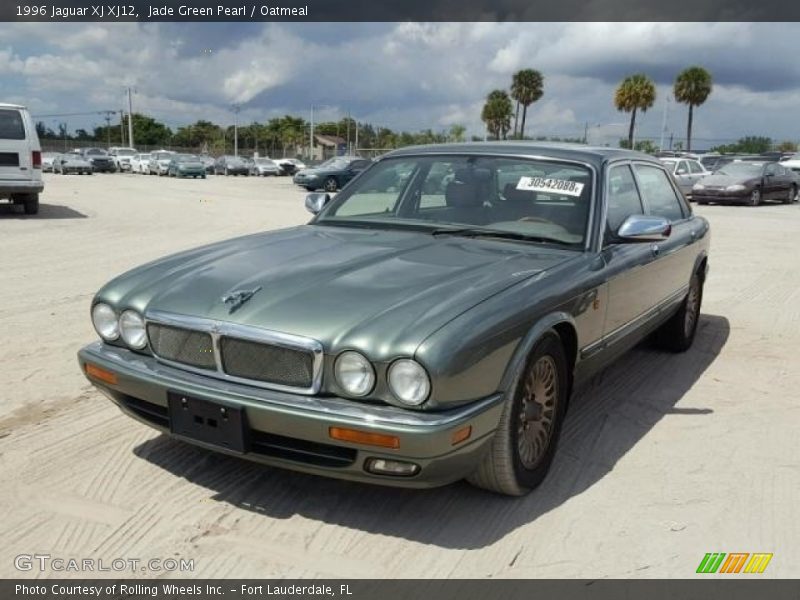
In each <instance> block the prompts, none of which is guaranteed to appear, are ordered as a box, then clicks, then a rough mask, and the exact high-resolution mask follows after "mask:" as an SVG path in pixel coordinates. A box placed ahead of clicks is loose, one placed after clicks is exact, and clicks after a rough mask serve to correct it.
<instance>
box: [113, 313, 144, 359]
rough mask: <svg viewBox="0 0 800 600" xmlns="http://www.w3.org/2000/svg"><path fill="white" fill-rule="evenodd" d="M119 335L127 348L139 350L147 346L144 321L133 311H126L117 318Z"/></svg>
mask: <svg viewBox="0 0 800 600" xmlns="http://www.w3.org/2000/svg"><path fill="white" fill-rule="evenodd" d="M119 333H120V335H121V336H122V339H123V340H124V341H125V343H126V344H128V346H130V347H131V348H135V349H136V350H141V349H142V348H144V347H145V346H146V345H147V332H146V330H145V328H144V319H143V318H142V315H140V314H139V313H138V312H136V311H135V310H126V311H123V313H122V314H121V315H120V317H119Z"/></svg>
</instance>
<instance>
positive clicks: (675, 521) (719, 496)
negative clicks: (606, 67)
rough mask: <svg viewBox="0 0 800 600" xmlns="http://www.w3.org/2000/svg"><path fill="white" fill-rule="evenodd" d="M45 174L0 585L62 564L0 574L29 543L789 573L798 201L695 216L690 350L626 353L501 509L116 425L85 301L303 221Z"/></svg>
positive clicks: (292, 558) (559, 573)
mask: <svg viewBox="0 0 800 600" xmlns="http://www.w3.org/2000/svg"><path fill="white" fill-rule="evenodd" d="M46 185H47V189H46V193H45V194H44V195H43V196H42V203H43V204H42V209H41V214H40V215H39V216H38V217H37V218H23V217H21V216H17V215H12V214H9V213H8V211H7V210H4V207H0V256H2V261H1V262H0V332H2V333H0V336H1V338H2V342H3V343H2V346H0V365H2V377H0V511H2V514H3V518H2V519H0V539H2V540H3V543H2V545H1V546H2V548H0V577H13V576H19V575H24V576H37V577H41V576H58V575H61V573H59V572H53V571H47V572H44V573H40V572H38V570H37V569H34V570H32V571H30V572H27V573H20V572H19V571H17V570H16V569H15V567H14V557H15V556H17V555H19V554H35V553H38V554H50V555H52V556H54V557H64V558H70V557H75V558H84V557H88V558H94V559H95V560H98V559H102V560H103V561H105V562H106V563H110V562H111V561H112V560H113V559H115V558H126V559H128V558H138V559H142V560H147V559H151V558H157V559H163V558H167V557H178V558H186V559H193V560H194V572H193V575H194V576H204V577H312V576H321V577H330V576H336V577H338V576H342V577H581V578H584V577H586V578H596V577H692V576H694V572H695V569H696V567H697V565H698V563H699V562H700V560H701V559H702V557H703V555H704V554H705V553H706V552H772V553H774V558H773V559H772V562H771V563H770V565H769V567H768V569H767V571H766V572H765V573H764V575H761V577H798V576H800V524H799V521H798V518H797V515H798V508H797V507H798V506H800V452H799V451H798V450H800V442H798V439H800V436H798V426H800V402H799V400H800V392H798V389H799V388H800V369H799V368H798V366H800V365H798V359H797V349H798V348H800V268H799V267H798V253H797V244H798V239H800V206H799V205H793V206H778V205H776V206H763V207H760V208H756V209H752V208H743V207H717V206H709V207H697V210H698V212H700V213H701V214H704V215H706V216H707V217H708V218H709V219H710V221H711V224H712V228H713V238H712V258H711V274H710V278H709V281H708V284H707V286H706V292H705V299H704V304H703V316H702V319H701V321H700V328H699V331H698V336H697V340H696V342H695V346H694V348H693V349H692V350H691V351H690V352H688V353H686V354H684V355H680V356H673V355H667V354H662V353H659V352H656V351H654V350H651V349H648V348H640V349H636V350H634V351H633V352H631V353H630V354H629V355H627V356H626V357H625V358H623V359H622V360H621V361H620V362H619V363H618V364H617V365H615V366H614V367H612V368H611V369H610V370H609V371H607V372H605V373H604V374H603V375H601V376H600V377H598V378H597V379H596V380H595V381H594V383H593V384H592V385H591V386H590V389H588V390H586V391H585V392H584V393H582V394H581V395H580V396H579V397H577V398H575V399H574V400H573V404H572V406H571V412H570V413H569V415H568V418H567V423H566V426H565V431H564V435H563V438H562V443H561V447H560V449H559V453H558V456H557V458H556V461H555V463H554V467H553V471H552V472H551V474H550V476H549V478H548V479H547V481H546V482H545V484H544V485H543V486H542V487H541V488H540V489H539V490H538V491H536V492H535V493H533V494H531V495H530V496H528V497H526V498H523V499H516V500H512V499H506V498H501V497H497V496H493V495H490V494H486V493H483V492H481V491H478V490H474V489H472V488H471V487H470V486H468V485H467V484H456V485H452V486H449V487H446V488H442V489H438V490H430V491H400V490H394V489H386V488H380V487H372V486H367V485H358V484H351V483H343V482H339V481H335V480H328V479H323V478H316V477H312V476H306V475H300V474H296V473H291V472H285V471H280V470H275V469H269V468H264V467H261V466H258V465H253V464H251V463H248V462H246V461H242V460H238V459H233V458H228V457H223V456H220V455H216V454H214V453H211V452H206V451H203V450H199V449H196V448H193V447H190V446H188V445H184V444H181V443H178V442H174V441H171V440H169V439H167V438H166V437H164V436H160V435H158V434H156V433H154V432H153V431H152V430H150V429H149V428H147V427H146V426H143V425H140V424H138V423H137V422H135V421H133V420H131V419H129V418H127V417H125V416H123V415H122V414H121V413H120V412H118V410H117V409H116V408H114V407H113V406H112V405H111V404H110V403H109V402H108V401H107V400H106V399H105V398H104V397H103V396H101V395H100V394H99V393H97V392H95V391H93V388H92V387H91V386H90V385H88V383H87V382H86V380H85V379H84V377H83V375H82V374H81V373H80V371H79V369H78V367H77V364H76V360H75V353H76V351H77V350H78V348H79V347H80V346H82V345H83V344H85V343H87V342H89V341H92V340H94V339H95V337H96V336H95V333H94V331H93V329H92V327H91V324H90V321H89V315H88V308H89V301H90V299H91V297H92V294H93V293H94V291H95V289H96V288H98V286H100V285H101V284H102V283H103V282H105V281H106V280H108V279H109V278H111V277H112V276H114V275H116V274H118V273H120V272H122V271H124V270H126V269H128V268H130V267H133V266H135V265H137V264H139V263H142V262H144V261H147V260H150V259H153V258H156V257H159V256H162V255H164V254H167V253H170V252H173V251H177V250H181V249H184V248H189V247H192V246H196V245H199V244H202V243H205V242H210V241H214V240H219V239H223V238H227V237H231V236H234V235H238V234H245V233H250V232H253V231H258V230H262V229H271V228H277V227H281V226H285V225H292V224H297V223H301V222H304V221H305V220H307V213H305V211H304V209H303V206H302V204H303V194H302V193H301V192H300V191H298V190H297V189H295V188H294V187H293V186H292V184H291V182H289V181H288V180H287V179H269V180H256V179H254V178H247V179H245V178H229V179H224V178H221V177H220V178H209V179H207V180H205V181H201V180H197V181H194V180H187V181H175V180H167V179H157V178H155V177H146V176H135V175H106V176H103V175H95V176H92V177H78V176H71V177H62V176H46ZM122 574H124V575H128V573H127V572H123V573H122ZM139 574H144V575H148V576H152V575H160V574H161V573H152V572H146V573H139ZM738 577H741V575H739V576H738ZM749 577H752V576H749Z"/></svg>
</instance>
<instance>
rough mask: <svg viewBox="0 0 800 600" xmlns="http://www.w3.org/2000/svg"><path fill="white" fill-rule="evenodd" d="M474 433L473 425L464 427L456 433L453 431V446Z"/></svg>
mask: <svg viewBox="0 0 800 600" xmlns="http://www.w3.org/2000/svg"><path fill="white" fill-rule="evenodd" d="M471 435H472V425H467V426H466V427H462V428H461V429H459V430H458V431H456V432H455V433H453V437H451V438H450V442H451V444H452V445H453V446H455V445H456V444H460V443H461V442H463V441H464V440H468V439H469V436H471Z"/></svg>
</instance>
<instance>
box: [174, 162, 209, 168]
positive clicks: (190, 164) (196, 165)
mask: <svg viewBox="0 0 800 600" xmlns="http://www.w3.org/2000/svg"><path fill="white" fill-rule="evenodd" d="M178 166H179V167H181V168H183V169H205V165H203V163H201V162H200V161H199V160H187V161H183V162H179V163H178Z"/></svg>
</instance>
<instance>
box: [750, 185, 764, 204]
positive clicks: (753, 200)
mask: <svg viewBox="0 0 800 600" xmlns="http://www.w3.org/2000/svg"><path fill="white" fill-rule="evenodd" d="M759 204H761V190H760V189H758V188H756V189H754V190H753V191H752V192H750V206H758V205H759Z"/></svg>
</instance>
